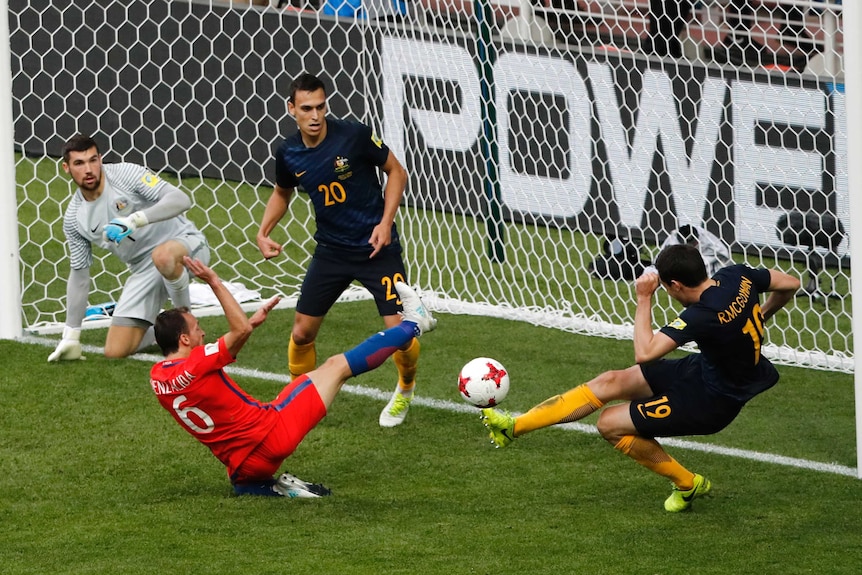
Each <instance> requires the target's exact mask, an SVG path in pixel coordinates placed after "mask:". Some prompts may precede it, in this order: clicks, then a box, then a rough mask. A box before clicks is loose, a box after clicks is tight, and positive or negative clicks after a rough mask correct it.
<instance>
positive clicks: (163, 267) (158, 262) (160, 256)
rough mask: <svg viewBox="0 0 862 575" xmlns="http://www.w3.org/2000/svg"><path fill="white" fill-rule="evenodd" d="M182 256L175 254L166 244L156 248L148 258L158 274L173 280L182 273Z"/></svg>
mask: <svg viewBox="0 0 862 575" xmlns="http://www.w3.org/2000/svg"><path fill="white" fill-rule="evenodd" d="M183 255H185V254H184V253H183V254H177V253H176V251H175V250H173V249H171V248H170V247H169V246H168V244H167V243H164V244H161V245H158V246H156V248H155V249H154V250H153V253H152V254H151V256H150V258H151V259H152V260H153V265H154V266H156V269H157V270H159V273H160V274H162V275H163V276H165V277H170V278H173V277H175V276H177V275H178V272H181V271H182V269H181V268H182V265H183V258H182V256H183Z"/></svg>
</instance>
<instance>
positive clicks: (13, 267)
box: [0, 0, 23, 339]
mask: <svg viewBox="0 0 862 575" xmlns="http://www.w3.org/2000/svg"><path fill="white" fill-rule="evenodd" d="M0 11H2V13H3V14H4V16H3V17H2V18H0V63H2V64H0V66H2V68H3V69H2V70H0V94H10V95H11V94H12V74H11V68H10V65H9V64H10V61H11V54H10V52H9V19H8V17H7V16H6V14H8V13H9V6H8V4H7V2H6V0H0ZM0 131H2V133H4V134H13V133H14V129H13V124H12V101H11V99H10V100H9V101H6V102H5V103H4V104H3V105H2V107H0ZM3 141H4V142H5V143H2V144H0V158H2V159H0V181H2V182H3V190H4V191H3V193H2V200H0V228H2V231H0V258H2V260H3V262H2V264H0V277H2V278H3V280H2V281H0V317H2V318H3V319H2V320H0V339H14V338H17V337H21V334H22V333H23V329H22V328H23V326H22V319H23V318H22V317H21V289H20V285H19V283H20V260H19V259H18V198H17V184H16V181H15V162H14V158H15V148H14V141H13V140H12V139H11V138H5V139H4V140H3Z"/></svg>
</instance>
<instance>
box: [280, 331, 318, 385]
mask: <svg viewBox="0 0 862 575" xmlns="http://www.w3.org/2000/svg"><path fill="white" fill-rule="evenodd" d="M287 367H288V369H289V370H290V377H292V378H296V377H299V376H300V375H302V374H304V373H308V372H309V371H313V370H314V368H315V367H317V349H316V348H315V346H314V342H311V343H306V344H304V345H299V344H297V343H295V342H294V341H293V336H290V343H288V344H287Z"/></svg>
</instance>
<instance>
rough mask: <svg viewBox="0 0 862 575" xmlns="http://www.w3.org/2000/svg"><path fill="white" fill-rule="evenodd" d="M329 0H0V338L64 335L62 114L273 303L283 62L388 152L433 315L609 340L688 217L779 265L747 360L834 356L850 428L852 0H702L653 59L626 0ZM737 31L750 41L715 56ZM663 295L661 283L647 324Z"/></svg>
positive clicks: (293, 282) (301, 233)
mask: <svg viewBox="0 0 862 575" xmlns="http://www.w3.org/2000/svg"><path fill="white" fill-rule="evenodd" d="M332 3H333V2H331V1H330V2H323V0H291V1H290V2H288V1H283V2H278V1H272V2H270V5H269V6H250V5H249V2H238V1H231V0H224V1H218V0H146V1H144V0H105V1H103V2H97V3H93V2H78V1H72V2H66V3H63V4H62V5H60V4H56V3H55V4H50V5H44V4H43V3H37V2H34V1H33V0H0V8H2V10H3V12H4V13H5V14H7V17H6V18H4V19H3V21H2V24H0V44H2V49H0V61H2V66H3V71H2V72H0V86H3V87H7V88H8V89H7V90H6V91H5V92H2V93H7V94H11V98H10V99H9V100H8V101H7V103H6V105H5V106H4V107H3V110H2V113H0V126H4V127H6V128H7V132H6V133H7V134H13V137H12V138H11V139H9V138H7V143H6V144H5V145H4V147H3V148H2V150H0V152H2V154H3V158H4V159H3V161H2V164H0V177H2V178H3V179H4V180H5V181H6V186H5V187H4V188H3V190H4V191H3V195H2V198H3V199H2V201H0V224H2V225H0V228H2V230H3V231H2V232H0V257H2V263H0V338H3V339H14V338H18V337H20V336H21V335H22V334H24V333H56V332H57V331H59V330H60V329H62V327H61V326H62V323H63V320H64V319H65V316H64V301H63V299H64V297H65V278H66V277H67V273H68V258H67V255H66V252H65V247H64V237H63V233H62V215H63V211H64V209H65V206H66V204H67V203H68V200H69V196H70V194H71V192H72V189H71V187H70V184H69V181H68V178H67V177H66V175H65V174H63V173H62V171H61V170H60V168H59V159H58V155H59V150H60V148H61V146H62V144H63V142H64V141H65V140H66V139H68V138H69V137H70V136H72V135H73V134H75V133H77V132H86V133H90V134H92V135H93V136H94V137H95V138H96V140H97V141H98V142H99V143H100V145H101V146H102V148H103V150H102V151H103V152H104V155H105V161H107V162H113V161H120V160H124V161H132V162H137V163H141V164H145V165H147V166H148V167H149V168H150V169H152V170H155V171H159V172H161V173H163V174H164V175H165V177H168V178H174V179H176V181H177V182H178V184H179V185H180V187H182V188H183V189H184V190H185V191H187V192H188V193H189V194H190V195H191V196H192V197H193V199H194V202H193V203H194V206H193V208H192V210H191V211H190V213H189V217H190V218H191V219H192V220H194V221H195V223H196V224H198V226H199V227H200V228H201V230H202V231H203V233H204V234H205V235H206V236H207V239H208V241H209V243H210V245H211V248H212V251H213V254H214V257H213V260H214V266H216V268H217V269H218V271H219V273H220V275H222V276H223V277H225V278H226V280H228V281H231V282H237V283H241V284H242V285H243V286H245V287H246V288H248V289H249V290H250V291H256V292H259V293H260V294H261V296H262V297H267V296H268V295H270V294H272V293H275V292H279V293H282V294H284V295H286V296H288V299H290V296H292V295H295V294H296V293H297V292H298V288H299V285H300V283H301V279H302V275H303V273H304V269H305V263H306V261H307V259H308V258H309V257H310V253H311V250H312V249H313V242H312V239H311V230H313V229H314V224H313V218H312V217H311V214H310V213H309V205H308V203H307V202H305V201H304V199H303V198H299V201H297V203H296V205H294V206H292V210H291V215H290V219H289V221H287V222H286V223H287V226H286V227H287V229H283V228H279V231H278V232H277V233H278V234H280V237H279V241H286V242H287V246H288V247H287V256H286V257H285V258H283V259H282V260H280V261H278V262H271V261H263V260H262V258H261V257H260V254H259V253H258V251H257V247H256V245H255V242H254V235H255V233H256V231H257V225H258V222H259V220H260V216H261V214H262V210H263V206H264V202H265V201H266V198H267V197H268V195H269V192H270V190H271V184H272V180H273V176H274V174H273V173H272V161H271V157H272V153H273V146H274V145H276V144H277V141H278V140H279V139H280V138H281V137H282V136H284V135H286V134H287V133H290V132H291V131H292V130H293V122H292V120H291V118H290V117H289V116H288V115H287V112H286V106H285V102H284V92H285V90H286V85H287V83H288V82H289V80H290V79H291V78H292V77H294V76H295V75H297V74H298V73H299V72H300V71H308V72H312V73H316V74H320V75H321V76H322V77H324V78H325V79H326V80H327V82H328V84H329V92H330V100H329V103H330V108H331V110H330V111H331V112H332V113H333V114H334V115H336V116H343V117H352V118H356V119H359V120H362V121H365V122H366V123H368V124H370V125H372V126H373V127H374V128H375V130H376V131H377V132H378V133H379V134H380V135H381V136H382V138H383V139H384V141H385V142H386V143H387V144H388V145H389V147H390V148H391V149H392V150H393V151H394V152H395V154H396V155H397V156H398V157H399V158H400V159H401V160H402V162H403V163H404V164H405V166H406V167H407V169H408V172H409V174H410V183H409V185H408V193H407V194H406V196H405V201H404V206H403V209H402V210H401V211H400V212H399V222H398V225H399V227H400V230H401V235H402V239H403V243H404V247H405V259H406V263H407V266H408V274H409V275H410V281H411V283H414V284H415V285H417V286H419V287H420V288H421V289H422V291H423V292H424V294H425V295H426V296H427V301H428V303H429V304H430V305H431V307H433V308H435V309H437V310H439V311H446V312H452V313H473V314H492V315H495V316H498V317H505V318H510V319H514V320H520V321H528V322H531V323H533V324H536V325H541V326H547V327H549V328H554V329H562V330H566V331H571V332H575V333H583V334H589V335H596V336H602V337H613V338H630V337H631V329H632V323H633V310H634V306H633V304H632V301H631V297H630V286H629V276H631V274H633V273H636V272H637V271H638V269H639V267H642V266H643V265H645V263H648V261H649V260H650V259H651V258H652V257H654V256H655V255H656V254H657V253H658V250H659V247H660V246H661V244H662V242H664V241H665V240H666V238H668V237H669V236H670V235H672V234H674V233H676V232H677V231H679V230H683V229H687V227H692V226H693V227H696V228H702V229H705V230H706V231H708V232H709V233H710V234H712V236H714V237H715V238H717V241H718V242H720V243H723V244H725V245H726V247H727V248H728V250H730V252H731V257H732V258H733V259H734V260H735V261H739V262H746V263H749V264H750V265H755V266H756V265H767V266H777V267H780V268H782V269H785V270H787V271H790V272H792V273H796V274H798V275H799V276H800V277H801V278H802V279H803V284H804V285H805V290H804V292H803V293H801V294H800V297H798V298H797V300H796V305H793V306H789V307H788V310H787V313H784V312H782V313H781V314H779V315H778V316H777V317H776V318H775V320H774V322H773V324H772V325H771V326H770V330H769V337H770V342H769V346H768V349H767V350H766V351H767V353H768V354H769V357H770V358H774V359H775V360H776V361H777V362H779V363H782V364H785V365H795V366H801V367H807V368H812V369H821V370H831V371H836V372H842V373H854V377H855V390H856V410H857V422H859V421H862V380H860V377H862V369H860V367H859V362H860V359H859V357H860V353H859V350H858V349H857V346H858V344H857V340H856V338H855V337H854V335H855V334H859V333H862V331H860V327H859V326H860V321H862V319H860V318H862V299H860V298H862V296H860V295H859V294H860V292H859V288H858V287H854V286H853V283H852V282H851V278H852V275H853V274H852V272H853V271H856V272H857V273H862V272H860V271H859V269H860V268H859V266H860V265H862V264H860V263H859V261H854V260H859V258H853V257H851V256H852V255H853V254H859V253H862V245H860V242H862V239H860V238H859V237H858V234H856V236H854V235H853V234H852V233H851V223H852V219H853V218H852V216H853V215H862V199H860V197H859V194H858V193H852V192H854V191H857V190H858V188H859V186H860V184H862V164H860V163H859V162H856V161H854V160H855V159H856V158H859V157H862V143H860V133H862V132H860V130H859V128H860V125H862V95H860V94H862V84H860V78H862V62H860V48H862V41H860V40H859V37H858V35H859V33H860V32H862V7H860V6H859V5H858V3H857V2H847V3H844V4H843V5H842V4H840V3H837V2H835V1H834V0H826V1H815V0H781V4H784V5H785V7H787V8H794V9H795V10H787V11H783V12H782V11H771V10H770V9H769V8H768V6H769V5H771V4H774V3H766V4H764V7H761V8H760V9H759V10H757V12H756V14H755V16H754V18H755V22H754V23H753V24H752V25H750V26H748V27H746V28H745V30H740V29H734V28H732V26H731V24H728V22H729V21H730V19H728V17H727V10H729V7H728V4H727V2H726V1H724V0H708V1H705V2H700V3H697V8H696V9H695V10H694V11H693V13H692V16H691V18H690V19H689V20H688V21H687V22H685V23H684V24H685V25H684V27H683V31H682V32H681V33H680V37H679V40H680V47H681V48H680V49H681V52H682V55H683V57H681V58H672V57H665V56H661V55H656V54H653V53H652V52H651V51H650V49H649V47H650V46H651V45H654V44H653V42H654V40H655V38H653V37H652V36H651V34H652V33H651V31H650V30H649V26H648V24H647V22H648V16H649V14H648V8H649V2H648V1H647V0H626V2H608V1H606V0H602V1H599V0H582V1H581V2H578V3H576V4H577V6H578V8H570V9H566V8H562V7H561V6H562V5H564V4H565V3H564V2H561V1H559V0H535V1H531V2H527V1H520V0H445V1H443V0H416V1H415V2H410V3H402V2H395V3H392V4H391V6H390V3H389V2H380V1H378V2H376V4H374V6H375V8H374V10H373V11H372V13H371V17H366V15H365V14H362V13H359V14H353V15H345V14H344V13H342V14H341V15H339V16H331V15H329V13H328V8H326V7H325V6H324V5H328V4H332ZM334 4H338V2H334ZM574 4H575V3H573V5H574ZM740 34H742V35H746V36H747V37H749V38H750V39H751V40H752V41H753V42H755V45H756V46H760V48H758V49H757V50H756V51H755V52H756V53H754V52H751V51H749V52H745V51H743V52H738V51H737V52H734V51H733V49H731V48H732V47H729V46H728V44H727V42H726V40H727V39H728V38H732V37H735V36H736V35H740ZM752 54H754V55H752ZM626 246H628V248H627V247H626ZM618 247H619V250H620V251H616V249H617V248H618ZM626 254H628V256H629V257H628V258H626V257H625V256H626ZM91 272H92V273H91V275H92V278H93V280H92V281H93V291H92V292H91V298H90V304H92V305H99V304H102V303H107V302H112V301H116V298H117V297H118V295H119V291H120V289H121V286H122V283H123V279H124V273H125V272H124V270H123V269H122V267H118V265H117V264H116V262H113V261H112V260H111V259H110V258H107V257H106V255H105V254H104V253H99V252H97V253H96V254H95V261H94V265H93V267H92V270H91ZM854 295H855V296H856V297H853V296H854ZM349 297H352V298H361V297H364V294H363V292H362V290H357V291H354V292H351V294H350V296H349ZM674 311H675V310H674V306H673V304H672V302H670V301H669V300H667V301H661V302H660V306H659V308H658V311H657V314H656V321H657V322H661V321H664V320H668V319H672V318H671V317H670V316H671V315H672V314H673V313H674ZM104 324H105V322H104V320H102V321H101V322H100V321H93V322H85V327H88V326H89V327H97V326H103V325H104ZM857 453H859V454H862V429H860V426H859V425H858V424H857ZM859 462H860V464H859V465H858V466H857V470H859V474H860V477H862V455H860V456H859Z"/></svg>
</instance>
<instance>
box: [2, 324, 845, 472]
mask: <svg viewBox="0 0 862 575" xmlns="http://www.w3.org/2000/svg"><path fill="white" fill-rule="evenodd" d="M18 341H20V342H22V343H29V344H37V345H42V346H44V347H54V346H56V345H57V340H56V339H48V338H43V337H35V336H24V337H22V338H19V339H18ZM83 348H84V352H86V353H88V354H94V355H100V354H101V353H102V352H103V349H102V348H101V347H96V346H92V345H85V346H83ZM129 359H134V360H137V361H145V362H148V363H151V364H152V363H156V362H158V361H161V360H162V359H163V358H162V356H160V355H155V354H150V353H138V354H135V355H133V356H130V358H129ZM225 371H227V372H228V373H230V374H231V375H238V376H242V377H253V378H256V379H263V380H267V381H275V382H278V383H281V384H284V385H287V384H288V383H290V381H291V379H290V376H289V375H286V374H281V373H272V372H267V371H260V370H257V369H248V368H244V367H237V366H228V367H227V368H225ZM341 391H342V392H343V393H349V394H351V395H360V396H363V397H369V398H371V399H376V400H380V401H389V398H390V397H391V396H392V392H391V391H382V390H380V389H376V388H373V387H365V386H362V385H356V384H345V385H344V386H343V387H342V388H341ZM411 405H421V406H422V407H430V408H432V409H440V410H443V411H450V412H455V413H466V414H470V415H476V416H478V415H479V413H478V412H479V410H478V409H477V408H475V407H473V406H471V405H468V404H467V403H465V402H455V401H449V400H445V399H434V398H429V397H422V396H418V395H417V396H414V397H413V401H412V402H411ZM512 415H514V416H518V415H521V414H520V413H518V412H512ZM555 427H557V428H560V429H566V430H569V431H577V432H579V433H587V434H598V430H597V429H596V426H594V425H587V424H584V423H577V422H575V423H563V424H560V425H557V426H555ZM658 440H659V442H660V443H661V444H662V445H666V446H670V447H677V448H679V449H686V450H689V451H700V452H703V453H711V454H716V455H725V456H728V457H736V458H738V459H748V460H750V461H759V462H761V463H770V464H773V465H783V466H785V467H795V468H798V469H808V470H811V471H819V472H822V473H832V474H835V475H846V476H847V477H857V470H856V468H855V467H848V466H845V465H838V464H837V463H822V462H819V461H810V460H808V459H799V458H796V457H787V456H784V455H776V454H774V453H764V452H760V451H750V450H747V449H737V448H735V447H723V446H721V445H713V444H711V443H701V442H698V441H689V440H685V439H678V438H674V437H667V438H658Z"/></svg>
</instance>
